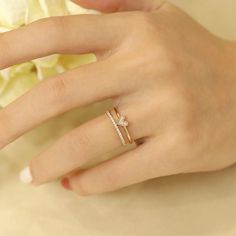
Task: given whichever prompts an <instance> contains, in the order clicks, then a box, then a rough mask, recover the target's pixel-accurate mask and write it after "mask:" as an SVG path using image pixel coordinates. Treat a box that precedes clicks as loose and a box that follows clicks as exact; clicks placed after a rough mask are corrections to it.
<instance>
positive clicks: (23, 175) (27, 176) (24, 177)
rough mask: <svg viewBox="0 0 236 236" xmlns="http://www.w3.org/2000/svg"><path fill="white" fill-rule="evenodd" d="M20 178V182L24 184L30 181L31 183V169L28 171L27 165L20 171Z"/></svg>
mask: <svg viewBox="0 0 236 236" xmlns="http://www.w3.org/2000/svg"><path fill="white" fill-rule="evenodd" d="M20 180H21V182H22V183H24V184H30V183H32V181H33V177H32V174H31V171H30V168H29V166H27V167H26V168H25V169H23V170H22V171H21V172H20Z"/></svg>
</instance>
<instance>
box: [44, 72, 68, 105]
mask: <svg viewBox="0 0 236 236" xmlns="http://www.w3.org/2000/svg"><path fill="white" fill-rule="evenodd" d="M45 87H46V90H47V91H48V94H49V96H50V98H49V101H52V102H53V103H54V104H58V105H59V106H60V107H63V104H66V97H67V94H68V87H69V81H68V80H67V79H66V78H65V77H63V76H57V77H56V78H51V79H48V80H47V81H46V82H45Z"/></svg>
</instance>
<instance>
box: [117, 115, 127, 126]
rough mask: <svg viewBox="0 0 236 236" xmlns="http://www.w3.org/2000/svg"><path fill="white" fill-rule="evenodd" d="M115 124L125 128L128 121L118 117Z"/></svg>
mask: <svg viewBox="0 0 236 236" xmlns="http://www.w3.org/2000/svg"><path fill="white" fill-rule="evenodd" d="M116 123H117V125H119V126H123V127H126V126H128V125H129V123H128V121H126V120H125V117H124V116H120V117H119V118H118V120H117V122H116Z"/></svg>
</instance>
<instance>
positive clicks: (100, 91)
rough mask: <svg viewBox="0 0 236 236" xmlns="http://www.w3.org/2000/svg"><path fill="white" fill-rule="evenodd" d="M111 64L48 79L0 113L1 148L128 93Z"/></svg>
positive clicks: (92, 66)
mask: <svg viewBox="0 0 236 236" xmlns="http://www.w3.org/2000/svg"><path fill="white" fill-rule="evenodd" d="M110 63H112V62H111V61H109V62H108V60H107V61H100V62H97V63H93V64H90V65H84V66H82V67H80V68H77V69H75V70H71V71H68V72H66V73H64V74H61V75H58V76H57V77H56V78H50V79H48V80H44V81H42V82H41V83H40V84H39V85H37V86H36V87H35V88H33V89H32V90H30V91H29V92H27V93H26V94H24V95H23V96H22V97H20V98H19V99H17V100H15V101H14V102H13V103H11V104H10V105H8V106H7V107H5V108H4V109H2V110H0V148H1V147H4V146H5V145H7V144H8V143H10V142H12V141H13V140H15V139H16V138H18V137H19V136H21V135H22V134H24V133H25V132H27V131H29V130H31V129H33V128H34V127H36V126H38V125H39V124H41V123H43V122H44V121H46V120H48V119H50V118H52V117H55V116H57V115H59V114H62V113H64V112H66V111H69V110H71V109H73V108H76V107H81V106H85V105H88V104H91V103H94V102H97V101H102V100H104V99H107V98H112V97H115V96H118V94H119V93H120V91H121V90H123V89H124V90H123V91H125V89H126V87H125V85H124V86H123V87H122V84H121V83H120V80H119V79H118V78H119V72H118V71H116V69H108V68H112V65H110Z"/></svg>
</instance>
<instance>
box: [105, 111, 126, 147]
mask: <svg viewBox="0 0 236 236" xmlns="http://www.w3.org/2000/svg"><path fill="white" fill-rule="evenodd" d="M106 114H107V116H108V117H109V118H110V120H111V122H112V124H113V126H114V127H115V130H116V132H117V134H118V135H119V137H120V140H121V142H122V144H123V145H126V142H125V139H124V137H123V135H122V133H121V131H120V129H119V127H118V125H117V122H116V121H115V119H114V118H113V116H112V114H111V112H110V111H106Z"/></svg>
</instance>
